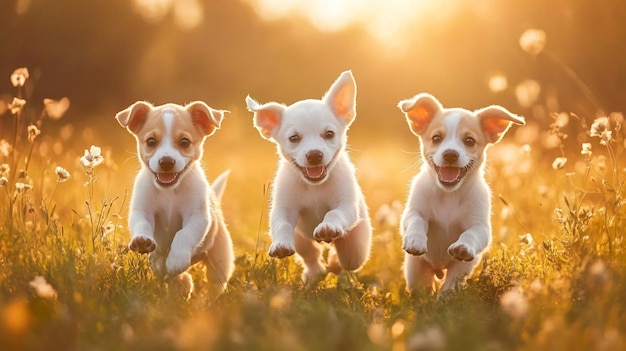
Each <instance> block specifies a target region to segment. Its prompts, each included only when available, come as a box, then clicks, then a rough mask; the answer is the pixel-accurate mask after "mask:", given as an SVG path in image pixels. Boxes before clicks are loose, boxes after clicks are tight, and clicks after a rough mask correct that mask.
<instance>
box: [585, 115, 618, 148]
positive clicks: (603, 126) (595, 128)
mask: <svg viewBox="0 0 626 351" xmlns="http://www.w3.org/2000/svg"><path fill="white" fill-rule="evenodd" d="M589 135H590V136H592V137H598V138H600V144H602V145H608V143H609V142H610V141H611V137H612V135H613V132H612V131H611V125H610V123H609V118H608V117H600V118H596V120H595V121H593V124H592V125H591V129H589Z"/></svg>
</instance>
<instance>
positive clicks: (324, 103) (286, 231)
mask: <svg viewBox="0 0 626 351" xmlns="http://www.w3.org/2000/svg"><path fill="white" fill-rule="evenodd" d="M355 99H356V83H355V81H354V78H353V76H352V73H351V72H350V71H346V72H343V73H342V74H341V75H340V76H339V78H338V79H337V81H335V83H333V85H332V86H331V87H330V90H329V91H328V92H327V93H326V95H325V96H324V97H323V98H322V100H312V99H311V100H302V101H298V102H296V103H294V104H293V105H290V106H285V105H282V104H278V103H275V102H270V103H267V104H264V105H259V104H258V103H257V102H255V101H254V100H252V99H251V98H250V97H247V98H246V102H247V105H248V109H249V110H250V111H251V112H254V125H255V127H256V128H257V129H258V130H259V132H260V134H261V136H262V137H263V138H265V139H268V140H271V141H273V142H275V143H276V145H277V148H278V153H279V155H280V156H282V157H281V159H280V161H279V165H278V172H277V174H276V178H275V179H274V183H273V190H272V208H271V212H270V235H271V237H272V244H271V246H270V248H269V255H270V256H272V257H279V258H283V257H287V256H290V255H293V254H294V253H296V252H297V253H298V255H299V256H300V257H301V258H302V261H303V262H304V273H303V276H302V279H303V281H304V282H311V281H315V280H318V279H319V278H321V277H322V276H323V274H324V273H325V272H326V268H325V267H324V264H323V259H322V249H323V247H321V245H320V244H319V243H320V242H322V241H324V242H332V243H333V244H334V248H333V247H331V251H330V253H329V258H328V267H327V268H328V270H329V271H332V272H335V273H336V272H339V271H340V270H341V269H345V270H349V271H354V270H357V269H359V268H360V267H361V266H362V265H363V264H364V263H365V261H366V260H367V258H368V257H369V252H370V246H371V236H372V228H371V224H370V219H369V215H368V210H367V206H366V204H365V198H364V196H363V193H362V191H361V188H360V187H359V184H358V183H357V180H356V177H355V170H354V166H353V165H352V163H351V162H350V159H349V157H348V153H347V152H346V151H345V147H346V141H347V135H346V133H347V130H348V127H349V126H350V124H351V123H352V122H353V121H354V119H355V117H356V101H355Z"/></svg>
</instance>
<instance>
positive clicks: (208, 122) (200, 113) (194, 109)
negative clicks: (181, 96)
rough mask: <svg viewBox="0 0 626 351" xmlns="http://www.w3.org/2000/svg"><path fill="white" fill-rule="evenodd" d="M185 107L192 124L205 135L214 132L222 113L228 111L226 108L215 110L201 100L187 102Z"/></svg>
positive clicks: (218, 125) (219, 122)
mask: <svg viewBox="0 0 626 351" xmlns="http://www.w3.org/2000/svg"><path fill="white" fill-rule="evenodd" d="M185 109H186V110H187V112H189V114H190V115H191V118H192V120H193V124H194V125H195V126H197V127H199V128H200V130H201V131H202V132H203V133H204V135H206V136H209V135H211V134H213V133H215V131H216V130H217V129H219V128H220V125H221V124H222V119H223V118H224V113H226V112H230V111H227V110H216V109H214V108H211V107H209V105H207V104H205V103H204V102H202V101H194V102H192V103H189V104H187V106H185Z"/></svg>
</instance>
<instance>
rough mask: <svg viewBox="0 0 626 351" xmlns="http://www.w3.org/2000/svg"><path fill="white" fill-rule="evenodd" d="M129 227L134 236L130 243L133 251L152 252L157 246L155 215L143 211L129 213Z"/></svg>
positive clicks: (129, 245)
mask: <svg viewBox="0 0 626 351" xmlns="http://www.w3.org/2000/svg"><path fill="white" fill-rule="evenodd" d="M128 224H129V227H130V232H131V235H132V238H131V240H130V243H129V244H128V248H129V249H130V250H131V251H135V252H138V253H141V254H144V253H150V252H152V251H154V250H156V248H157V243H156V240H155V239H154V216H152V215H150V214H149V213H146V212H143V211H133V212H131V213H130V215H129V223H128Z"/></svg>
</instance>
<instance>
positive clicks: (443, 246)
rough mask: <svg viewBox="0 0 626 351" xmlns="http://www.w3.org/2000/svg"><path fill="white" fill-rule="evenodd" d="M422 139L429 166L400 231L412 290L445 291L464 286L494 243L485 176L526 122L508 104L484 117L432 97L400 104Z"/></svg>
mask: <svg viewBox="0 0 626 351" xmlns="http://www.w3.org/2000/svg"><path fill="white" fill-rule="evenodd" d="M398 106H399V107H400V109H401V110H402V112H404V114H405V115H406V120H407V122H408V123H409V128H410V129H411V131H412V132H413V134H415V135H416V136H418V138H419V139H420V141H421V143H420V144H421V154H422V158H423V164H422V167H421V169H420V171H419V173H418V174H417V175H416V176H415V177H414V178H413V181H412V184H411V190H410V192H409V196H408V200H407V203H406V207H405V210H404V212H403V214H402V218H401V223H400V232H401V234H402V236H403V240H402V247H403V249H404V251H406V253H405V258H404V276H405V279H406V283H407V288H409V289H415V288H425V289H427V290H428V291H429V292H430V293H434V292H435V290H436V285H437V284H436V280H435V276H436V277H437V278H439V279H443V286H442V287H441V289H442V291H445V290H449V289H452V288H455V287H456V284H457V283H463V282H464V279H465V277H466V276H467V275H468V274H470V273H471V271H472V270H473V269H474V267H475V266H476V264H477V263H478V262H479V261H480V259H481V256H482V254H483V252H485V251H486V250H487V248H488V246H489V244H490V242H491V223H490V219H489V216H490V213H491V191H490V189H489V186H488V185H487V182H486V181H485V177H484V162H485V157H486V150H487V147H488V146H489V145H491V144H494V143H497V142H498V141H500V139H501V138H502V136H503V135H504V134H505V133H506V131H507V130H508V129H509V127H510V125H511V123H515V124H520V125H523V124H525V121H524V119H523V118H522V117H519V116H516V115H514V114H512V113H510V112H509V111H507V110H506V109H504V108H502V107H500V106H489V107H486V108H483V109H480V110H478V111H474V112H472V111H468V110H465V109H461V108H443V107H442V105H441V104H440V103H439V101H437V99H435V98H434V97H433V96H431V95H429V94H419V95H417V96H415V97H413V98H412V99H409V100H404V101H400V103H399V105H398Z"/></svg>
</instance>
